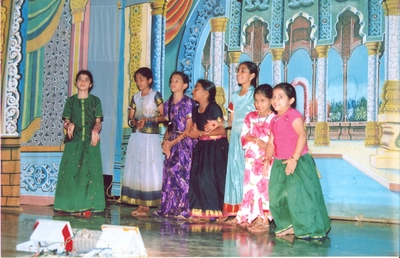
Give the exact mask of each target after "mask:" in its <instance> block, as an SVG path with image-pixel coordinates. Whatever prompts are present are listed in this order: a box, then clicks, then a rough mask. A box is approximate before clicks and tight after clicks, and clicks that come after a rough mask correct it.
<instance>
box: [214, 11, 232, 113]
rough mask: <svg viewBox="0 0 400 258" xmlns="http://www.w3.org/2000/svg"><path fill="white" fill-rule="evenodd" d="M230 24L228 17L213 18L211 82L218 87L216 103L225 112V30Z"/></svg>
mask: <svg viewBox="0 0 400 258" xmlns="http://www.w3.org/2000/svg"><path fill="white" fill-rule="evenodd" d="M227 22H228V18H226V17H217V18H211V19H210V24H211V42H210V48H211V49H210V58H211V62H210V65H211V67H210V80H211V81H212V82H214V84H215V86H216V87H217V94H216V96H215V99H216V102H217V104H218V105H220V106H221V108H222V110H225V108H223V107H224V103H225V93H224V88H223V83H224V42H225V40H224V39H225V30H226V25H227Z"/></svg>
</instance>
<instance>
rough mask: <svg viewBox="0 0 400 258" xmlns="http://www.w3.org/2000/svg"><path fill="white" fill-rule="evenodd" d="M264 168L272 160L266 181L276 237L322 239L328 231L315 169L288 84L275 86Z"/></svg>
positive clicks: (300, 118) (294, 92) (328, 226)
mask: <svg viewBox="0 0 400 258" xmlns="http://www.w3.org/2000/svg"><path fill="white" fill-rule="evenodd" d="M272 106H273V107H274V109H275V110H276V111H277V113H278V114H277V115H276V116H275V117H274V119H273V120H272V122H271V136H270V138H269V142H268V148H267V154H266V155H267V156H266V162H265V164H266V165H265V167H266V169H268V166H269V165H270V164H271V163H272V162H271V161H272V157H273V159H274V161H273V165H272V170H271V176H270V181H269V200H270V210H271V213H272V216H273V218H274V221H275V224H276V229H275V233H276V235H277V236H278V237H282V236H285V235H289V234H294V235H295V236H296V237H298V238H303V239H323V238H325V237H326V234H327V233H328V231H329V230H330V218H329V216H328V212H327V210H326V206H325V202H324V198H323V195H322V189H321V185H320V182H319V177H318V173H317V168H316V165H315V162H314V160H313V158H312V157H311V155H310V154H309V151H308V147H307V137H306V132H305V129H304V122H303V118H302V116H301V114H300V113H299V112H298V111H297V110H296V109H295V107H296V91H295V89H294V87H293V86H292V85H291V84H289V83H280V84H278V85H276V86H275V87H274V90H273V94H272Z"/></svg>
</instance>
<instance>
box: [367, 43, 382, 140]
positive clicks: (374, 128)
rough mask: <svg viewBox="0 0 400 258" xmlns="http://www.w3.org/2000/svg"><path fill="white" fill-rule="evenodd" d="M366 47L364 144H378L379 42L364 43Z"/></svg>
mask: <svg viewBox="0 0 400 258" xmlns="http://www.w3.org/2000/svg"><path fill="white" fill-rule="evenodd" d="M365 45H366V47H367V49H368V101H367V127H366V129H365V133H366V138H365V142H364V145H365V146H379V142H380V139H379V135H380V131H379V129H380V127H379V124H378V122H377V119H378V102H379V98H378V90H379V76H378V74H379V56H378V50H379V47H380V42H367V43H365Z"/></svg>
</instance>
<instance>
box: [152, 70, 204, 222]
mask: <svg viewBox="0 0 400 258" xmlns="http://www.w3.org/2000/svg"><path fill="white" fill-rule="evenodd" d="M188 86H189V77H188V76H187V75H186V74H184V73H182V72H177V71H176V72H174V73H172V75H171V77H170V88H171V92H172V95H171V97H170V98H169V99H168V100H167V101H166V102H165V105H164V115H165V116H166V119H167V120H168V121H169V123H168V129H167V131H166V133H165V134H164V140H163V142H162V144H161V146H162V149H163V153H164V154H165V160H164V169H163V181H162V189H161V207H160V209H158V210H157V211H155V212H154V213H153V214H154V215H156V216H165V217H174V218H178V219H185V218H188V217H189V216H190V210H189V178H190V168H191V164H192V152H193V148H194V146H195V144H196V142H197V140H195V139H192V138H190V137H187V136H186V134H187V133H188V132H189V130H190V128H191V127H192V109H193V107H194V106H195V102H194V100H192V99H191V98H189V97H188V96H186V95H185V94H184V93H185V91H186V89H187V88H188Z"/></svg>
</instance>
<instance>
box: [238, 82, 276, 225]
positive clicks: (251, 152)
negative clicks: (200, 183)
mask: <svg viewBox="0 0 400 258" xmlns="http://www.w3.org/2000/svg"><path fill="white" fill-rule="evenodd" d="M271 98H272V87H271V86H270V85H268V84H263V85H260V86H258V87H257V88H256V89H255V91H254V105H255V107H256V109H257V110H256V111H252V112H250V113H248V114H247V115H246V117H245V119H244V123H243V128H242V133H241V142H242V145H243V149H244V151H245V154H244V157H245V170H244V182H243V199H242V204H241V206H240V210H239V212H238V213H237V216H236V220H237V223H238V224H239V225H240V226H243V227H245V228H247V229H248V230H249V231H250V232H263V231H267V230H268V229H269V220H268V216H269V198H268V183H269V171H265V172H264V171H263V168H264V166H263V161H264V157H265V151H266V147H267V143H268V139H269V135H270V123H271V120H272V118H273V117H274V116H275V113H274V112H273V111H272V110H271Z"/></svg>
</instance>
